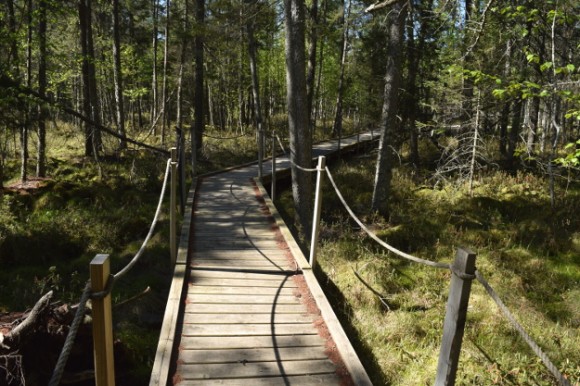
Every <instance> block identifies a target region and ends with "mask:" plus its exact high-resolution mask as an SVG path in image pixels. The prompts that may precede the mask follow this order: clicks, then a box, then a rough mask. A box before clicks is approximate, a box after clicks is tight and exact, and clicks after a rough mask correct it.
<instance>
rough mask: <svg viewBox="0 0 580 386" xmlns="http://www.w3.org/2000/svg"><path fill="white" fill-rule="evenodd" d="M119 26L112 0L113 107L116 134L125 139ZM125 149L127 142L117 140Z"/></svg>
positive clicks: (115, 1)
mask: <svg viewBox="0 0 580 386" xmlns="http://www.w3.org/2000/svg"><path fill="white" fill-rule="evenodd" d="M119 29H120V26H119V0H113V79H114V83H115V107H116V113H117V132H118V133H119V135H121V136H123V137H125V108H124V104H123V75H122V73H121V34H120V31H119ZM126 148H127V141H125V140H124V139H120V140H119V149H120V150H123V149H126Z"/></svg>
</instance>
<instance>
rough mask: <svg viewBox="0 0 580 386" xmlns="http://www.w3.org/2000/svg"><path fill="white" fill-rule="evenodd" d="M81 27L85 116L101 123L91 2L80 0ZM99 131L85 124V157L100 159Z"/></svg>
mask: <svg viewBox="0 0 580 386" xmlns="http://www.w3.org/2000/svg"><path fill="white" fill-rule="evenodd" d="M78 6H79V25H80V39H81V51H82V81H83V110H84V115H85V116H87V117H89V118H90V119H91V120H92V121H94V122H96V123H99V121H100V120H99V118H100V113H99V110H98V107H97V95H96V91H97V87H96V79H95V65H94V62H95V55H94V49H93V37H92V21H91V18H92V16H91V13H92V11H91V0H79V3H78ZM99 148H100V135H99V132H98V129H97V128H96V127H94V126H93V125H91V124H89V123H87V122H85V155H86V156H93V157H95V159H97V158H98V151H99V150H100V149H99Z"/></svg>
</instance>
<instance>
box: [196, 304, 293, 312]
mask: <svg viewBox="0 0 580 386" xmlns="http://www.w3.org/2000/svg"><path fill="white" fill-rule="evenodd" d="M185 312H186V313H187V312H190V313H198V314H256V313H258V314H270V313H272V312H275V313H286V314H303V313H304V306H303V305H301V304H282V305H270V304H206V303H200V304H197V303H196V304H191V303H189V304H187V305H186V306H185Z"/></svg>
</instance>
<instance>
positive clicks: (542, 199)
mask: <svg viewBox="0 0 580 386" xmlns="http://www.w3.org/2000/svg"><path fill="white" fill-rule="evenodd" d="M374 162H375V159H374V157H359V158H356V159H353V160H350V161H348V162H341V163H339V164H335V165H330V170H331V172H332V173H333V176H334V178H335V180H336V182H337V185H338V186H339V189H340V190H341V192H342V193H343V195H344V196H345V198H346V201H347V202H348V203H349V205H350V206H351V207H352V209H353V210H354V212H355V213H356V214H357V215H358V216H360V218H361V219H362V221H363V222H364V223H365V224H367V225H368V227H369V228H370V229H371V230H372V231H373V232H375V233H376V234H377V235H378V236H379V237H381V239H383V240H386V241H387V242H388V243H389V244H391V245H393V246H394V247H396V248H399V249H401V250H403V251H405V252H408V253H411V254H413V255H416V256H418V257H421V258H425V259H429V260H433V261H442V262H451V261H452V260H453V258H454V255H455V253H456V250H457V248H458V247H467V248H469V249H471V250H473V251H474V252H476V253H477V268H478V270H479V271H480V272H481V273H482V275H483V276H484V277H485V278H486V279H487V280H488V281H489V283H490V284H491V286H492V287H493V288H494V289H495V291H496V292H497V293H498V294H499V296H500V297H501V299H502V300H503V301H504V303H505V304H506V305H507V306H508V308H509V309H510V310H511V311H512V313H513V314H514V315H515V317H516V319H517V320H518V321H519V322H520V323H521V324H522V325H523V326H524V328H525V329H526V330H527V331H528V333H529V334H530V335H531V336H532V337H533V338H534V339H535V340H536V341H537V342H538V344H539V345H540V346H541V347H542V349H543V350H544V352H545V353H546V354H547V355H548V356H549V357H550V358H551V359H552V360H553V362H554V363H555V364H556V366H557V367H558V368H559V369H560V370H561V371H562V372H563V373H564V374H566V376H567V377H568V378H569V379H571V380H572V384H574V385H578V382H580V351H579V350H578V347H580V335H579V330H580V257H579V256H580V255H579V253H580V218H578V216H577V213H579V209H580V208H579V207H580V186H572V185H570V186H568V187H567V190H565V187H558V188H557V200H556V207H555V209H552V208H551V206H550V197H549V194H548V190H547V185H548V184H547V182H546V180H545V179H544V178H540V177H538V176H535V175H532V174H526V173H518V174H516V175H508V174H505V173H501V172H490V174H489V175H487V176H485V177H482V178H481V179H480V180H479V181H478V182H477V184H476V186H475V188H474V191H473V194H469V193H468V187H467V186H463V185H459V184H458V185H452V184H449V185H438V186H437V187H434V186H432V185H430V184H427V183H425V181H423V180H420V179H419V178H418V177H417V174H416V173H415V172H413V171H412V170H407V169H405V168H404V167H402V168H399V169H397V170H395V173H394V178H393V183H392V186H393V192H392V201H391V207H390V209H391V211H390V213H391V215H390V218H388V219H384V218H381V217H379V216H377V215H375V214H373V213H371V212H370V211H369V207H370V202H371V195H372V185H373V177H374V175H373V174H374ZM353 181H356V183H353ZM323 189H324V195H323V197H324V199H323V212H322V228H321V231H320V250H319V257H318V261H319V263H320V268H319V269H317V270H316V272H317V275H318V278H319V280H320V281H321V284H322V285H323V286H324V288H325V291H326V293H327V295H328V296H329V298H330V300H331V302H332V303H333V305H334V309H335V311H336V312H337V314H338V315H339V317H340V318H341V321H342V323H343V325H344V326H345V329H346V330H347V333H348V335H349V336H350V337H351V340H352V341H353V344H354V345H355V347H356V349H357V350H358V352H359V354H360V356H361V358H362V361H363V363H364V365H365V367H366V368H367V370H368V372H369V374H370V375H371V378H372V380H373V382H374V384H376V385H430V384H433V381H434V378H435V374H436V368H437V360H438V354H439V346H440V343H441V337H442V326H443V319H444V315H445V303H446V299H447V295H448V286H449V280H450V272H449V271H447V270H440V269H434V268H429V267H425V266H420V265H417V264H414V263H409V262H407V261H405V260H401V259H400V258H397V257H395V256H394V255H393V254H391V253H388V252H386V251H385V250H383V249H382V247H380V246H379V245H378V244H376V243H375V242H374V241H372V240H371V239H370V238H369V237H368V236H366V234H365V233H364V232H363V231H362V230H361V229H360V227H359V226H358V225H357V224H356V223H355V222H354V221H352V220H351V219H350V218H349V217H348V214H347V212H346V211H345V210H344V208H343V207H342V204H341V203H340V202H339V200H338V198H337V196H336V195H335V194H334V190H333V189H332V187H331V186H330V184H329V183H328V181H326V182H325V184H324V188H323ZM277 204H278V205H279V206H280V207H281V209H282V210H281V211H282V212H283V213H285V214H286V215H287V216H291V214H292V209H290V208H291V197H290V193H289V192H285V193H284V194H283V195H282V196H281V198H280V200H279V201H278V202H277ZM355 271H356V272H358V274H359V276H360V278H362V279H363V280H364V281H365V282H366V283H367V284H368V285H370V286H371V287H372V288H374V289H375V290H376V291H377V292H379V293H380V294H381V295H382V297H383V302H384V303H385V304H386V305H385V304H383V302H381V300H380V299H379V297H378V296H377V295H375V294H374V293H373V292H371V291H370V290H369V289H368V288H367V286H365V284H363V282H362V281H361V280H359V278H357V276H356V275H355ZM457 378H458V379H457V383H456V384H457V385H552V384H555V381H554V379H553V378H552V377H551V375H550V373H549V372H548V370H546V368H545V367H544V366H543V364H542V362H541V361H540V359H538V358H537V357H536V356H535V354H533V352H532V351H531V350H530V349H529V347H528V346H527V345H526V343H525V342H524V341H523V340H522V339H521V338H520V337H519V335H518V334H517V332H515V330H514V329H513V328H512V327H511V326H510V325H509V323H508V322H507V321H506V319H505V318H504V317H503V316H502V314H501V313H500V310H499V309H498V307H497V306H496V305H495V303H494V302H493V301H492V300H491V298H490V297H489V296H488V295H487V293H486V292H485V290H484V288H483V286H482V285H481V284H479V283H478V282H477V281H475V282H474V283H473V288H472V293H471V297H470V306H469V311H468V320H467V324H466V328H465V336H464V340H463V347H462V354H461V359H460V364H459V369H458V376H457Z"/></svg>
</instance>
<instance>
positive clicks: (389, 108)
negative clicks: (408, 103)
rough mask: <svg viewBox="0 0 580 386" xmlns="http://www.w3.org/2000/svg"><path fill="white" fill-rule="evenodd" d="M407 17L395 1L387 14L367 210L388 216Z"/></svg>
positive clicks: (402, 7) (401, 4)
mask: <svg viewBox="0 0 580 386" xmlns="http://www.w3.org/2000/svg"><path fill="white" fill-rule="evenodd" d="M406 17H407V6H406V4H404V2H403V1H398V2H397V3H395V4H394V5H393V6H392V9H391V10H390V11H389V16H388V23H389V43H388V48H387V55H388V58H387V65H386V75H385V88H384V93H383V108H382V113H381V126H380V128H379V130H380V132H381V139H380V142H379V155H378V159H377V168H376V173H375V184H374V188H373V198H372V204H371V208H372V210H373V211H376V212H378V213H379V214H381V215H383V216H385V217H388V212H389V206H388V199H389V195H390V191H391V179H392V171H391V168H392V167H393V148H395V147H396V146H397V145H396V142H397V134H398V133H397V127H398V120H397V113H398V110H399V85H400V83H401V72H402V71H401V63H402V61H401V56H402V53H401V51H402V49H401V48H402V46H403V30H404V27H405V19H406Z"/></svg>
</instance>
